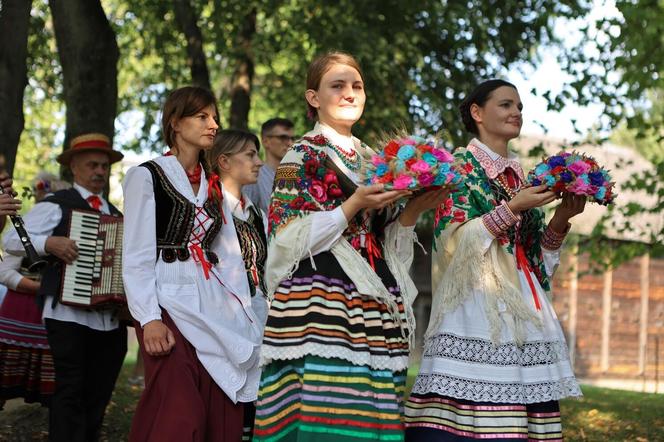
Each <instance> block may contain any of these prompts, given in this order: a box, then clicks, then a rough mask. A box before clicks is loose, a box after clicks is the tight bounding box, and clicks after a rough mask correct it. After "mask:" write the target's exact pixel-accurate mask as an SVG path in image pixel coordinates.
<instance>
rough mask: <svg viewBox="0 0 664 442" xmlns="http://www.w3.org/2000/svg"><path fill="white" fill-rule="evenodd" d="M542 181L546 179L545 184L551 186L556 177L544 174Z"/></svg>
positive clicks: (554, 182)
mask: <svg viewBox="0 0 664 442" xmlns="http://www.w3.org/2000/svg"><path fill="white" fill-rule="evenodd" d="M544 181H546V185H547V186H549V187H553V186H554V185H555V184H556V178H555V177H554V176H552V175H547V176H545V177H544Z"/></svg>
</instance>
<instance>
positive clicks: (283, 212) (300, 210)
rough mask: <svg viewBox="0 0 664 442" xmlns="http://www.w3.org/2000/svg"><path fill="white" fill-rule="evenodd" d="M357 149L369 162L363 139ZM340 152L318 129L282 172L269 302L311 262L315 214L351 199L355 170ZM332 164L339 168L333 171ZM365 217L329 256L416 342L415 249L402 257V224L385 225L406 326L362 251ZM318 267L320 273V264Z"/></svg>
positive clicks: (273, 204)
mask: <svg viewBox="0 0 664 442" xmlns="http://www.w3.org/2000/svg"><path fill="white" fill-rule="evenodd" d="M356 147H359V148H358V149H357V150H358V154H359V155H360V159H359V161H364V157H365V156H366V155H368V154H369V153H370V152H371V150H370V149H369V147H368V146H366V145H365V144H361V143H359V140H357V143H356ZM336 150H338V148H336V147H335V146H333V145H332V144H331V142H330V141H329V140H328V139H327V138H326V137H325V136H324V135H323V134H322V133H321V132H320V130H318V128H317V129H314V130H313V131H311V132H309V133H307V134H306V135H305V136H304V137H303V138H302V139H301V140H299V141H298V142H296V143H295V144H294V145H293V146H292V147H291V148H290V149H289V150H288V152H287V153H286V155H285V156H284V158H283V160H282V161H281V164H280V165H279V167H278V168H277V171H276V175H275V180H274V189H273V192H272V198H271V201H270V207H269V215H268V225H269V227H268V236H269V238H268V258H267V263H266V272H265V280H266V285H267V294H268V297H269V298H270V299H271V298H272V296H273V294H274V291H275V290H276V288H277V287H278V285H279V284H280V283H281V282H282V281H284V280H287V279H290V278H291V277H292V275H293V272H294V271H295V270H296V269H297V267H298V264H299V262H300V260H301V259H302V257H303V256H307V255H309V256H310V257H311V252H310V251H309V250H308V246H309V240H308V238H309V236H310V232H311V216H310V215H311V214H313V213H315V212H319V211H329V210H333V209H335V208H337V207H339V206H340V205H341V204H342V203H343V202H344V201H345V200H346V199H347V198H348V196H347V195H346V193H345V192H344V190H346V189H347V188H348V187H350V186H354V184H353V179H352V178H350V176H352V171H349V170H348V167H347V164H346V163H345V162H344V161H342V160H341V159H340V158H339V157H338V156H337V155H336V154H335V153H334V152H336ZM330 161H332V162H333V163H334V166H332V167H330V166H331V165H330ZM335 169H336V170H335ZM342 187H343V188H344V189H343V190H342ZM362 216H363V215H362V213H359V214H358V216H356V217H354V218H353V219H352V220H351V221H349V223H348V228H347V229H346V231H345V232H344V234H343V235H342V237H341V238H340V239H339V240H338V241H337V242H336V243H335V244H334V245H333V247H332V248H331V249H330V252H332V254H333V255H334V256H335V258H336V259H337V261H338V262H339V264H340V265H341V268H342V269H343V270H344V272H345V273H346V274H347V275H348V277H349V278H350V279H351V280H352V281H353V283H354V284H355V286H356V288H357V290H358V292H359V293H361V294H362V295H363V296H368V297H370V298H373V299H375V300H376V301H378V302H381V303H383V304H385V305H387V306H388V308H389V310H390V312H391V313H392V316H393V317H394V320H395V321H396V323H399V324H401V327H402V330H403V331H404V333H406V329H408V332H409V336H411V337H413V336H414V333H413V331H414V327H415V319H414V315H413V312H412V302H413V300H414V298H415V296H416V295H417V289H416V288H415V284H414V283H413V281H412V279H411V278H410V275H409V273H408V270H409V267H410V264H411V263H412V258H413V253H412V248H411V251H410V253H409V256H406V257H404V256H397V253H396V251H397V241H396V238H397V229H398V226H397V224H398V223H397V222H389V223H387V224H386V227H385V230H384V235H383V238H381V239H382V240H381V241H380V245H379V246H380V247H381V249H382V256H383V257H384V258H385V261H386V263H387V265H388V267H389V269H390V271H391V272H392V274H393V275H394V277H395V279H396V281H397V284H398V285H399V288H400V290H401V293H402V297H403V300H404V308H405V310H406V318H407V324H403V323H402V320H401V315H400V314H399V309H398V306H397V304H396V302H395V300H394V296H393V295H392V294H391V293H390V292H389V291H388V290H387V288H386V287H385V285H384V284H383V282H382V280H381V279H380V277H379V276H378V275H377V274H376V273H375V272H374V271H373V268H372V267H371V265H370V264H369V262H367V260H366V259H365V258H364V257H363V256H362V255H361V253H360V252H359V251H358V250H357V248H358V247H357V243H358V241H357V237H358V234H359V233H360V231H361V228H360V227H361V226H360V225H361V220H362ZM389 219H391V220H394V219H395V217H394V216H391V217H390V218H389ZM351 244H352V245H351ZM312 264H313V260H312ZM313 267H314V269H315V265H314V266H313Z"/></svg>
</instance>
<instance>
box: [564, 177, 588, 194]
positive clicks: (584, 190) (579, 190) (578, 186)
mask: <svg viewBox="0 0 664 442" xmlns="http://www.w3.org/2000/svg"><path fill="white" fill-rule="evenodd" d="M567 190H568V191H569V192H572V193H574V194H576V195H587V194H588V191H589V190H590V185H589V184H586V183H584V182H583V180H580V179H578V178H577V179H576V180H575V181H574V182H573V183H572V184H570V185H569V186H567Z"/></svg>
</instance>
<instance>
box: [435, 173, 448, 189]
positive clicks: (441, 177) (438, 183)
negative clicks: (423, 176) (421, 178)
mask: <svg viewBox="0 0 664 442" xmlns="http://www.w3.org/2000/svg"><path fill="white" fill-rule="evenodd" d="M445 180H447V176H446V175H441V174H438V175H436V178H434V179H433V185H434V186H442V185H443V184H445Z"/></svg>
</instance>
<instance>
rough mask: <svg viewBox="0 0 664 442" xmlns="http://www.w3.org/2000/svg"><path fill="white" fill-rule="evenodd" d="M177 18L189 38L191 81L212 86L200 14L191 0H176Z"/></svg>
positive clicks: (188, 60) (188, 54)
mask: <svg viewBox="0 0 664 442" xmlns="http://www.w3.org/2000/svg"><path fill="white" fill-rule="evenodd" d="M174 3H175V20H176V22H177V24H178V27H179V28H180V30H181V31H182V33H183V34H184V36H185V38H186V39H187V64H188V65H189V69H190V70H191V83H192V84H193V85H195V86H200V87H204V88H207V89H211V88H210V74H209V72H208V68H207V62H206V60H205V52H203V35H202V34H201V30H200V28H199V27H198V24H197V22H196V21H197V19H198V14H197V13H196V11H195V10H194V8H193V6H192V5H191V1H190V0H174Z"/></svg>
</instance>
